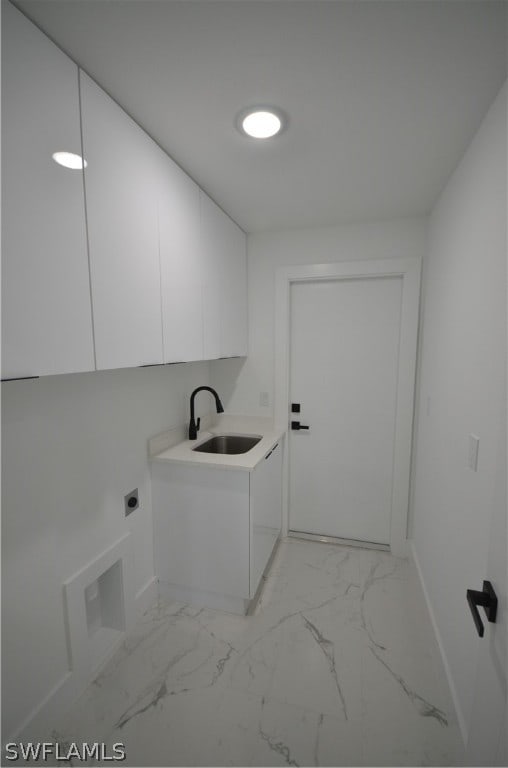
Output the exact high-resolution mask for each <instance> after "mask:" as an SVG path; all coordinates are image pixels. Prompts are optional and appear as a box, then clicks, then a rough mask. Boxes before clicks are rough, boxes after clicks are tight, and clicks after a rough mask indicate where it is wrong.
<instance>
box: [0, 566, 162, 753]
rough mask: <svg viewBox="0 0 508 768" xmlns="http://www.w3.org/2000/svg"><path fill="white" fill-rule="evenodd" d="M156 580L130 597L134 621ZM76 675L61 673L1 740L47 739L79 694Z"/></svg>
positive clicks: (153, 598)
mask: <svg viewBox="0 0 508 768" xmlns="http://www.w3.org/2000/svg"><path fill="white" fill-rule="evenodd" d="M157 594H158V593H157V579H156V577H155V576H153V577H152V578H151V579H149V580H148V581H147V582H146V584H145V585H144V586H143V587H142V588H141V589H140V590H139V591H138V592H137V593H136V596H135V598H134V614H135V620H136V621H137V620H138V619H139V618H140V617H141V616H142V615H143V614H144V613H145V611H147V610H148V608H150V607H151V606H152V605H153V604H154V603H156V602H157ZM124 639H125V633H122V635H121V637H120V638H119V640H118V642H117V643H115V645H114V647H112V648H111V651H110V652H109V653H108V654H107V656H106V657H105V658H104V659H103V661H102V663H101V665H100V667H99V668H97V669H94V670H93V671H92V672H91V674H90V676H89V679H88V680H87V685H89V684H90V683H91V682H92V680H93V679H94V678H95V677H96V676H97V674H98V673H99V672H100V670H101V669H102V668H103V667H104V666H105V665H106V664H107V663H108V661H109V660H110V658H111V656H113V655H114V653H116V651H117V650H118V648H119V647H120V646H121V644H122V642H123V641H124ZM77 677H78V676H77V675H75V674H73V672H72V671H70V670H69V671H68V672H66V673H65V674H64V676H63V677H62V679H61V680H60V681H59V682H58V683H57V684H56V685H55V686H54V687H53V688H52V689H51V691H50V692H49V693H48V694H47V695H46V696H45V697H44V699H43V700H42V701H41V702H39V704H38V705H37V706H36V707H34V709H33V710H32V711H31V712H30V714H29V715H28V716H27V717H26V718H25V719H24V720H23V722H22V723H21V725H20V726H19V727H18V728H17V729H16V730H15V731H14V732H13V733H11V734H9V736H8V737H7V738H6V739H5V741H4V742H3V745H2V746H3V747H4V748H5V744H6V743H9V742H12V741H16V742H19V741H34V739H35V740H37V739H39V740H41V741H43V740H47V739H48V738H49V736H50V734H51V731H52V729H53V728H54V726H55V723H57V722H58V720H59V719H60V718H61V717H62V715H63V713H64V712H65V711H66V710H67V709H68V708H69V707H70V706H72V704H73V703H74V702H75V701H76V700H77V699H78V698H79V696H81V694H82V693H83V691H84V690H85V688H83V689H82V690H78V683H79V681H78V680H77Z"/></svg>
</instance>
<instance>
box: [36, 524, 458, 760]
mask: <svg viewBox="0 0 508 768" xmlns="http://www.w3.org/2000/svg"><path fill="white" fill-rule="evenodd" d="M49 738H52V739H55V740H58V741H60V743H62V744H63V743H69V742H72V741H76V742H82V741H89V742H96V741H104V742H106V743H107V744H109V745H110V746H112V745H113V744H114V743H115V742H122V743H124V744H125V745H126V750H127V759H126V761H125V763H124V764H125V765H128V766H163V765H167V766H171V765H180V766H200V765H208V766H215V765H236V766H243V765H245V766H250V765H258V766H265V765H266V766H278V765H283V766H284V765H291V766H292V765H295V766H296V765H315V766H318V765H323V766H327V765H329V766H332V765H335V766H341V765H349V766H361V765H454V764H455V765H457V764H460V763H461V760H462V759H463V755H462V748H461V740H460V735H459V729H458V726H457V723H456V721H455V717H454V715H453V708H452V704H451V697H450V694H449V691H448V689H447V687H446V683H445V679H444V675H443V671H442V669H441V666H440V660H439V655H438V651H437V650H436V643H435V640H434V637H433V634H432V628H431V626H430V622H429V619H428V617H427V614H426V606H425V602H424V600H423V596H422V595H421V590H420V586H419V584H418V579H417V574H416V571H415V569H414V567H413V566H412V564H411V563H410V562H409V561H406V560H400V559H397V558H394V557H392V556H391V555H390V554H388V553H386V552H378V551H375V550H362V549H359V548H354V547H343V546H336V545H329V544H323V543H319V542H312V541H303V540H297V539H287V540H285V541H283V542H282V543H281V545H280V547H279V550H278V552H277V555H276V557H275V559H274V562H273V564H272V568H271V570H270V572H269V574H268V575H267V577H266V580H265V585H264V589H263V592H262V594H261V598H260V600H259V602H258V605H257V607H256V610H255V612H254V614H253V615H252V616H236V615H231V614H225V613H221V612H219V611H213V610H210V609H203V608H196V607H194V606H190V605H187V604H185V603H178V602H171V603H164V602H160V603H159V604H157V605H155V606H153V607H152V608H151V609H150V610H149V611H148V612H147V613H146V614H145V615H144V617H143V618H142V620H141V621H140V622H138V624H137V625H136V627H135V628H134V630H133V632H131V633H130V634H129V636H128V638H127V639H126V641H125V643H124V644H123V646H122V648H121V649H120V650H119V651H118V652H117V654H116V655H115V656H114V658H113V659H111V661H110V662H109V664H108V665H107V666H106V668H105V669H104V670H103V671H102V673H101V674H100V675H99V676H98V678H97V679H96V680H95V682H94V683H93V684H92V685H91V686H90V687H89V689H88V690H87V691H86V692H85V694H84V695H83V696H82V697H81V698H80V700H79V701H78V702H76V704H75V705H74V706H73V707H72V708H71V709H70V711H69V712H68V713H67V714H66V716H65V717H63V718H62V720H61V722H59V723H55V727H54V729H53V734H52V735H49ZM105 764H109V763H105Z"/></svg>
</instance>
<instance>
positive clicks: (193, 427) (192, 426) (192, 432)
mask: <svg viewBox="0 0 508 768" xmlns="http://www.w3.org/2000/svg"><path fill="white" fill-rule="evenodd" d="M202 389H206V390H207V391H208V392H211V393H212V395H213V396H214V397H215V407H216V408H217V413H224V408H223V407H222V403H221V401H220V398H219V395H218V394H217V392H216V391H215V389H212V388H211V387H198V388H197V389H195V390H194V392H193V393H192V395H191V396H190V422H189V440H195V439H196V438H197V436H198V431H199V422H200V421H201V419H199V418H198V423H197V424H196V422H195V421H194V398H195V397H196V395H197V393H198V392H201V390H202Z"/></svg>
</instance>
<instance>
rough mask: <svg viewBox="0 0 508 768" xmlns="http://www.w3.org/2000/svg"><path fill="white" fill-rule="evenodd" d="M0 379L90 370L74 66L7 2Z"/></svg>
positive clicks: (90, 339)
mask: <svg viewBox="0 0 508 768" xmlns="http://www.w3.org/2000/svg"><path fill="white" fill-rule="evenodd" d="M2 68H3V72H2V113H3V114H2V164H3V167H2V174H3V179H2V181H3V184H2V198H3V199H2V207H3V211H2V218H3V233H2V251H3V254H2V378H15V377H22V376H39V375H44V374H56V373H68V372H76V371H87V370H88V371H89V370H93V369H94V367H95V365H94V354H93V337H92V321H91V311H90V284H89V276H88V257H87V248H86V229H85V213H84V199H83V173H82V171H81V170H70V169H68V168H64V167H62V166H60V165H57V164H56V163H55V162H54V160H53V159H52V155H53V153H54V152H58V151H67V152H72V153H75V154H77V155H81V154H82V150H81V137H80V125H79V95H78V69H77V66H76V65H75V64H74V63H73V62H72V61H71V60H70V59H69V58H68V57H67V56H65V54H64V53H62V51H60V50H59V49H58V48H57V47H56V46H55V45H53V43H52V42H51V41H50V40H49V39H48V38H47V37H46V36H45V35H44V34H42V32H40V31H39V30H38V29H37V28H36V27H35V26H34V25H33V24H32V23H31V22H30V21H28V19H26V18H25V16H23V15H22V14H21V13H20V12H19V11H18V10H17V9H15V8H14V7H13V6H12V5H11V4H10V3H7V2H4V3H2Z"/></svg>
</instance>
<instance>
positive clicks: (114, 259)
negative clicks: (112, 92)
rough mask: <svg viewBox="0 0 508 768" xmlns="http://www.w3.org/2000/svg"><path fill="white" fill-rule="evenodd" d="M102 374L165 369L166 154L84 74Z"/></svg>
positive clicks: (94, 286)
mask: <svg viewBox="0 0 508 768" xmlns="http://www.w3.org/2000/svg"><path fill="white" fill-rule="evenodd" d="M80 80H81V110H82V125H83V148H84V152H85V157H86V160H87V163H88V164H87V167H86V169H85V191H86V206H87V222H88V238H89V250H90V274H91V283H92V297H93V318H94V331H95V350H96V359H97V368H98V369H104V368H123V367H129V366H130V367H132V366H137V365H149V364H154V363H155V364H156V363H162V362H163V353H162V319H161V286H160V268H159V242H158V224H157V184H158V179H159V176H158V174H159V171H158V168H157V163H158V160H159V149H158V147H157V145H156V144H155V143H154V142H153V141H152V140H151V139H150V138H149V136H147V135H146V133H145V132H144V131H143V130H142V129H141V128H140V127H139V126H138V125H137V124H136V123H135V122H134V121H133V120H131V118H130V117H129V116H128V115H127V114H126V113H125V112H124V111H123V110H122V109H121V108H120V107H119V106H118V105H117V104H116V103H115V102H114V101H113V100H112V99H111V98H110V97H109V96H108V95H107V94H106V93H104V91H103V90H102V89H101V88H99V86H98V85H96V83H94V82H93V80H91V79H90V78H89V77H88V76H87V75H86V74H84V73H83V72H80Z"/></svg>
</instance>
